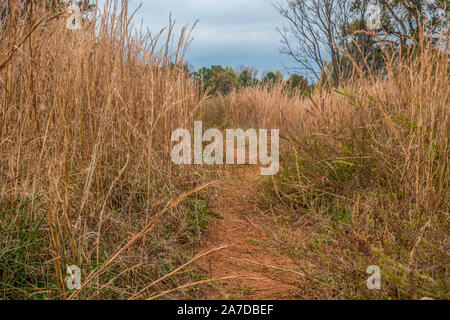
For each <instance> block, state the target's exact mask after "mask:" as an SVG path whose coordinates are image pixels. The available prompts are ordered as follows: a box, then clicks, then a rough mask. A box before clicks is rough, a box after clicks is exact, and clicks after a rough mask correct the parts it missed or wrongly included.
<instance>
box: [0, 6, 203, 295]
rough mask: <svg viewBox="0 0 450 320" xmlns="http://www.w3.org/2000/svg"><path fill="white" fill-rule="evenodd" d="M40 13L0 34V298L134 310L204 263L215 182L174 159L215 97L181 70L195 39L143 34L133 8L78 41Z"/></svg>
mask: <svg viewBox="0 0 450 320" xmlns="http://www.w3.org/2000/svg"><path fill="white" fill-rule="evenodd" d="M37 3H38V2H36V3H35V5H34V9H33V12H31V15H30V17H29V19H30V20H25V21H22V19H21V18H20V17H19V13H18V10H17V7H14V8H12V10H11V12H10V16H9V18H8V25H7V27H6V28H5V29H3V30H2V31H1V34H0V37H1V42H0V43H1V44H0V50H1V51H0V62H1V63H0V233H1V238H0V299H3V298H28V299H53V298H58V299H63V298H68V297H71V298H74V297H77V298H86V297H88V296H91V295H92V294H94V295H95V297H96V298H128V297H130V296H132V295H133V294H135V293H136V292H138V291H139V290H140V289H141V288H142V287H144V286H145V285H146V284H148V283H151V282H154V281H155V280H156V279H158V278H160V277H161V275H164V274H165V273H167V272H170V271H171V270H173V269H175V268H176V267H177V266H179V265H182V264H184V263H185V262H186V261H188V260H190V258H191V257H193V256H194V254H195V247H196V241H197V239H196V237H194V236H192V235H191V234H192V233H195V232H196V230H197V227H195V226H191V224H190V221H189V219H192V217H191V218H189V214H188V213H189V211H192V210H194V209H195V208H196V205H197V202H196V201H197V200H196V199H197V198H198V197H199V196H197V198H195V199H194V198H192V195H193V194H194V193H198V192H200V191H201V190H202V189H203V188H206V187H209V186H210V184H206V185H204V184H203V183H205V182H207V181H206V179H202V178H199V177H198V175H197V174H196V173H195V171H194V170H193V168H189V167H175V166H173V165H172V163H171V160H170V148H171V145H170V135H171V133H172V131H174V130H175V129H177V128H179V127H188V125H190V123H191V122H192V119H193V118H192V117H193V113H194V112H195V110H196V109H197V108H199V106H200V105H201V103H202V101H203V100H204V99H205V94H204V93H202V91H201V90H200V88H199V87H198V86H197V85H196V84H194V83H193V82H192V81H191V80H190V78H189V75H188V74H187V73H186V70H185V68H184V67H183V63H184V61H183V55H184V52H185V50H186V48H187V46H188V44H189V42H190V35H189V29H187V28H186V27H185V28H183V29H182V30H181V35H180V38H179V39H178V40H177V39H174V33H175V32H174V25H173V23H172V22H170V24H169V27H168V28H167V30H165V32H161V33H159V34H156V35H151V34H149V33H143V32H139V31H136V30H135V29H134V28H133V26H132V25H131V14H129V13H128V9H127V2H126V1H122V2H121V3H119V2H118V1H108V3H107V7H105V10H104V11H103V12H102V13H100V11H96V13H95V17H94V21H93V22H92V23H89V24H86V25H85V27H84V29H83V30H80V31H76V32H71V31H68V30H66V29H65V28H64V24H65V17H64V16H62V15H60V14H59V13H58V12H57V13H55V14H54V15H52V14H53V13H51V14H50V13H47V14H44V13H43V12H44V11H43V10H42V8H41V7H40V6H39V5H38V4H37ZM200 185H202V186H200ZM196 186H200V187H197V188H196ZM200 197H201V195H200ZM198 199H200V198H198ZM192 207H195V208H194V209H192ZM191 229H192V230H191ZM150 230H151V232H149V231H150ZM68 265H78V266H81V267H82V271H83V274H82V276H83V288H85V290H84V291H83V293H82V294H78V292H75V293H69V292H67V289H66V284H65V278H66V276H67V274H66V268H67V266H68ZM194 271H195V270H191V271H190V272H185V273H184V274H181V275H176V276H175V277H173V279H170V281H165V282H164V283H163V284H159V287H156V288H152V290H150V291H149V293H151V294H155V293H158V292H160V290H170V289H172V288H174V287H177V286H179V285H180V284H183V283H185V282H191V281H194V280H198V277H199V276H198V275H197V274H196V273H195V272H194ZM111 281H112V283H111ZM108 283H110V285H107V286H105V284H108ZM99 290H100V292H98V291H99ZM144 293H145V294H147V291H146V292H144ZM183 294H188V295H189V293H188V292H186V291H185V292H184V293H182V296H183ZM144 296H145V295H144Z"/></svg>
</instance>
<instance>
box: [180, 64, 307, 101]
mask: <svg viewBox="0 0 450 320" xmlns="http://www.w3.org/2000/svg"><path fill="white" fill-rule="evenodd" d="M186 68H187V69H188V70H192V67H189V66H186ZM190 74H191V76H192V78H193V79H194V80H195V81H198V82H199V83H201V85H202V86H203V89H205V90H208V91H209V92H211V93H212V94H228V93H229V92H230V91H231V90H233V89H236V88H245V87H250V86H268V85H274V84H278V83H281V84H283V85H284V86H285V88H286V89H289V90H290V91H291V92H294V93H297V94H305V93H307V92H309V91H310V90H311V89H312V86H311V85H310V84H309V81H308V79H307V78H306V77H305V76H303V75H300V74H292V75H290V76H289V78H288V79H284V76H283V74H282V73H281V72H280V71H279V70H276V71H273V72H265V73H263V74H262V75H260V72H259V71H258V70H257V69H255V68H253V67H246V66H239V67H237V68H232V67H229V66H226V67H223V66H220V65H214V66H211V67H209V68H208V67H202V68H200V69H198V70H197V71H190Z"/></svg>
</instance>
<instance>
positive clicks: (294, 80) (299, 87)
mask: <svg viewBox="0 0 450 320" xmlns="http://www.w3.org/2000/svg"><path fill="white" fill-rule="evenodd" d="M286 85H287V87H288V88H289V89H291V90H293V91H300V92H306V91H309V90H310V89H311V87H310V86H309V84H308V79H307V78H306V77H305V76H303V75H300V74H293V75H291V77H290V78H289V80H288V81H287V82H286Z"/></svg>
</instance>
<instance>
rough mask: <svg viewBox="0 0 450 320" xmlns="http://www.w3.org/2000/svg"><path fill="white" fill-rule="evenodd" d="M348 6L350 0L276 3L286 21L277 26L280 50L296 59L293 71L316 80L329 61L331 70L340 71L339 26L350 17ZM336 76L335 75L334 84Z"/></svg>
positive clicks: (299, 0) (342, 36)
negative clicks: (283, 24) (280, 43)
mask: <svg viewBox="0 0 450 320" xmlns="http://www.w3.org/2000/svg"><path fill="white" fill-rule="evenodd" d="M349 6H350V1H342V0H288V1H286V4H278V5H275V7H276V9H277V10H278V12H279V13H280V14H281V16H282V17H284V18H285V19H286V21H287V23H288V25H287V26H283V27H282V28H279V29H278V32H279V34H280V35H281V38H282V41H281V42H282V44H283V46H282V48H281V52H282V53H284V54H287V55H289V56H291V57H292V58H293V59H294V60H295V61H296V62H297V66H296V67H295V68H293V69H294V70H295V71H299V72H300V73H301V74H305V75H307V76H309V77H311V78H313V79H315V80H317V81H318V80H319V79H320V78H321V77H322V74H323V72H324V71H326V70H327V66H328V63H329V61H331V65H332V70H333V72H335V73H336V74H339V73H340V68H339V67H340V65H339V61H340V55H341V54H340V52H339V49H338V47H339V46H338V45H339V43H340V42H342V40H343V39H344V37H345V36H344V35H343V34H342V32H341V29H340V27H339V26H341V25H344V24H346V23H348V22H349V21H350V20H351V15H352V12H351V11H350V10H349ZM339 80H340V77H339V76H338V77H336V85H338V84H339Z"/></svg>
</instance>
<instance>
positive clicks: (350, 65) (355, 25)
mask: <svg viewBox="0 0 450 320" xmlns="http://www.w3.org/2000/svg"><path fill="white" fill-rule="evenodd" d="M374 3H378V4H379V5H381V9H382V25H383V28H382V29H381V30H379V31H378V32H374V31H370V30H368V29H367V23H366V16H367V8H368V5H369V4H374ZM448 3H449V0H434V1H433V0H378V1H375V0H348V1H347V0H345V1H344V0H287V1H286V2H285V3H284V4H283V3H282V4H279V5H276V6H275V7H276V9H277V10H278V12H279V13H280V14H281V15H282V16H283V17H284V18H285V19H286V21H287V25H286V26H283V27H282V28H279V29H278V31H279V33H280V35H281V38H282V44H283V46H282V48H281V52H282V53H285V54H287V55H289V56H291V57H292V58H293V59H294V61H295V62H296V63H297V66H296V67H295V68H294V69H296V70H297V71H300V73H302V74H306V75H308V76H309V77H310V78H312V79H315V80H317V81H320V80H321V79H323V78H325V77H324V75H326V76H327V77H328V78H331V79H332V81H333V84H334V85H336V86H337V85H339V84H340V82H341V81H343V80H345V79H347V78H349V77H350V76H351V75H352V74H353V72H354V66H355V62H356V65H358V66H360V68H359V69H360V70H362V71H363V72H366V73H368V72H375V71H378V70H380V69H382V68H383V57H382V50H381V49H382V48H386V47H389V48H391V49H393V50H394V52H392V54H394V53H396V52H399V51H400V49H401V48H404V47H405V46H407V45H411V44H414V42H417V41H418V39H419V35H420V32H424V33H425V32H426V33H428V34H432V35H434V36H435V37H436V38H437V35H438V34H439V33H440V31H441V30H442V29H444V30H446V28H448V6H449V4H448ZM422 26H424V28H422ZM379 39H381V43H380V42H379Z"/></svg>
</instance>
